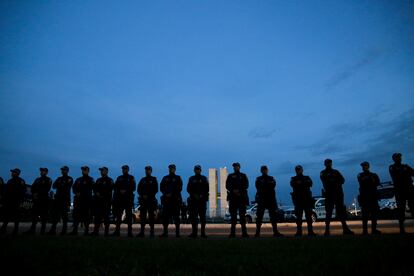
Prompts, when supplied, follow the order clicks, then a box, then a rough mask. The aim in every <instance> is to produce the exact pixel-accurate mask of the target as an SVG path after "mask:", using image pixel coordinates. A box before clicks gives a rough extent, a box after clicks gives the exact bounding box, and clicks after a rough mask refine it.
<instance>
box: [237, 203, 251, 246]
mask: <svg viewBox="0 0 414 276" xmlns="http://www.w3.org/2000/svg"><path fill="white" fill-rule="evenodd" d="M239 215H240V224H241V228H242V237H243V238H248V237H249V234H247V227H246V205H244V204H240V205H239Z"/></svg>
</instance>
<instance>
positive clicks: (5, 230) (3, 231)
mask: <svg viewBox="0 0 414 276" xmlns="http://www.w3.org/2000/svg"><path fill="white" fill-rule="evenodd" d="M7 224H8V223H7V222H3V225H2V226H1V229H0V234H2V235H4V234H6V233H7Z"/></svg>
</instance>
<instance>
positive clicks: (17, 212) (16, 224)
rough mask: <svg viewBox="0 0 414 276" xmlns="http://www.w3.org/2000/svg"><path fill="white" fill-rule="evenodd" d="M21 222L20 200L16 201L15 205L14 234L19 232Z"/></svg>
mask: <svg viewBox="0 0 414 276" xmlns="http://www.w3.org/2000/svg"><path fill="white" fill-rule="evenodd" d="M19 224H20V202H16V203H15V206H14V229H13V232H12V234H13V235H16V234H17V233H18V232H19Z"/></svg>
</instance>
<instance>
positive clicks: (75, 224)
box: [70, 203, 80, 235]
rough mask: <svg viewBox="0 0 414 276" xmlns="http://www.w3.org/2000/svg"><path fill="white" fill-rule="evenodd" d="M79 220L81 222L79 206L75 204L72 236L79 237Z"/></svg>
mask: <svg viewBox="0 0 414 276" xmlns="http://www.w3.org/2000/svg"><path fill="white" fill-rule="evenodd" d="M79 220H80V209H79V204H78V203H74V206H73V224H72V228H73V229H72V232H71V233H70V235H77V234H78V227H79Z"/></svg>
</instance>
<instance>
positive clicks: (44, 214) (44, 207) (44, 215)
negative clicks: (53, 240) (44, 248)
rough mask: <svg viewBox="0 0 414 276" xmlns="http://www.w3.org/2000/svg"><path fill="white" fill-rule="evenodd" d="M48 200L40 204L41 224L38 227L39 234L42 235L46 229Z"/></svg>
mask: <svg viewBox="0 0 414 276" xmlns="http://www.w3.org/2000/svg"><path fill="white" fill-rule="evenodd" d="M47 215H48V202H47V201H45V202H43V204H42V215H41V223H42V226H41V228H40V235H44V234H45V231H46V223H47V218H48V216H47Z"/></svg>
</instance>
